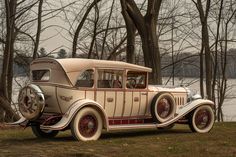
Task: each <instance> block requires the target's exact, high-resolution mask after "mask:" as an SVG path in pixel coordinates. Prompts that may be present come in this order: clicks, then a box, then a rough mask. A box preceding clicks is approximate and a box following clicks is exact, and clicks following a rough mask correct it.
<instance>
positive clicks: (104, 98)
mask: <svg viewBox="0 0 236 157" xmlns="http://www.w3.org/2000/svg"><path fill="white" fill-rule="evenodd" d="M96 97H97V98H96V100H97V102H98V103H99V104H101V105H102V106H103V108H104V110H105V112H106V114H107V116H108V118H113V117H118V116H122V112H123V103H124V90H123V70H114V69H112V70H111V69H98V70H97V90H96Z"/></svg>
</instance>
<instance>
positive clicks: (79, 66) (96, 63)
mask: <svg viewBox="0 0 236 157" xmlns="http://www.w3.org/2000/svg"><path fill="white" fill-rule="evenodd" d="M56 61H57V62H58V63H60V64H61V65H62V67H63V68H64V70H65V71H66V72H75V71H81V70H83V69H89V68H120V69H132V70H137V71H146V72H151V71H152V69H150V68H147V67H143V66H139V65H134V64H129V63H125V62H120V61H107V60H95V59H80V58H67V59H56Z"/></svg>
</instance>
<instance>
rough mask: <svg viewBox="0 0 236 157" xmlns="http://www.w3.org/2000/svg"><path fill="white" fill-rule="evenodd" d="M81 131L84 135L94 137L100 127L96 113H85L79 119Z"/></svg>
mask: <svg viewBox="0 0 236 157" xmlns="http://www.w3.org/2000/svg"><path fill="white" fill-rule="evenodd" d="M78 127H79V132H80V134H81V135H82V136H84V137H87V138H89V137H92V136H93V135H94V134H95V133H96V131H97V129H98V121H97V119H96V117H95V116H94V115H85V116H83V117H82V118H81V119H80V121H79V126H78Z"/></svg>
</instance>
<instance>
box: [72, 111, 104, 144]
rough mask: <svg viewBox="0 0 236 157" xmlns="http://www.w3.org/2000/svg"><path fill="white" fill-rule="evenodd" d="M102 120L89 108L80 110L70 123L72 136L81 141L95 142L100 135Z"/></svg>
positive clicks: (96, 112)
mask: <svg viewBox="0 0 236 157" xmlns="http://www.w3.org/2000/svg"><path fill="white" fill-rule="evenodd" d="M102 126H103V122H102V118H101V115H100V114H99V112H98V111H97V110H95V109H93V108H91V107H86V108H83V109H81V110H80V111H79V112H78V113H77V115H76V116H75V117H74V119H73V121H72V122H71V132H72V135H73V136H74V137H75V138H76V139H77V140H81V141H91V140H97V139H98V138H99V137H100V135H101V133H102Z"/></svg>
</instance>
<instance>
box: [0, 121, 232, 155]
mask: <svg viewBox="0 0 236 157" xmlns="http://www.w3.org/2000/svg"><path fill="white" fill-rule="evenodd" d="M0 156H4V157H5V156H9V157H12V156H13V157H14V156H17V157H18V156H26V157H27V156H29V157H31V156H34V157H46V156H50V157H54V156H55V157H66V156H69V157H77V156H78V157H87V156H109V157H113V156H114V157H115V156H121V157H125V156H135V157H136V156H137V157H138V156H144V157H149V156H150V157H151V156H153V157H157V156H160V157H162V156H163V157H167V156H168V157H169V156H170V157H180V156H183V157H195V156H196V157H208V156H214V157H223V156H224V157H235V156H236V123H216V124H215V126H214V128H213V130H212V131H211V132H210V133H207V134H198V133H191V132H190V130H189V128H188V126H182V125H177V126H175V127H174V128H173V129H172V130H169V131H157V130H140V131H129V132H127V131H126V132H116V133H104V134H103V135H102V137H101V138H100V139H99V140H98V141H92V142H78V141H75V140H74V139H73V138H72V137H71V134H70V131H66V132H62V133H60V134H59V135H58V136H57V137H56V138H55V139H36V138H35V137H34V136H33V134H32V133H31V130H30V129H26V130H23V129H11V130H0Z"/></svg>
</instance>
